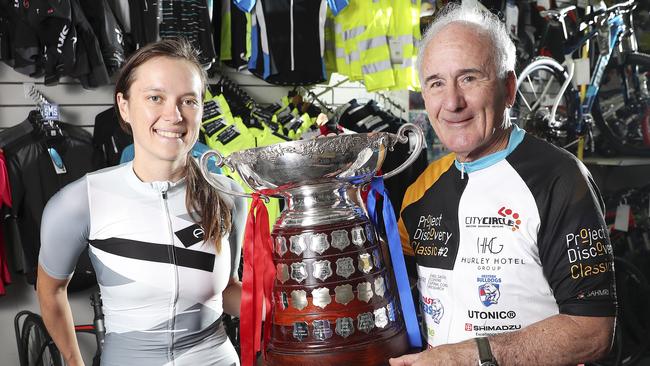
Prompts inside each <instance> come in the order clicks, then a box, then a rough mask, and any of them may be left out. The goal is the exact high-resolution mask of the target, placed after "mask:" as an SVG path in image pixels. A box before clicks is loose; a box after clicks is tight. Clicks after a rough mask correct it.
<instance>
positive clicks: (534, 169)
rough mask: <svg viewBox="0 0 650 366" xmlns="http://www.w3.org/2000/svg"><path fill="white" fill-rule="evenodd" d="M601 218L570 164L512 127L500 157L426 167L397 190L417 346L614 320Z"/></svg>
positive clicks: (587, 183)
mask: <svg viewBox="0 0 650 366" xmlns="http://www.w3.org/2000/svg"><path fill="white" fill-rule="evenodd" d="M603 211H604V207H603V204H602V199H601V197H600V194H599V192H598V189H597V188H596V186H595V184H594V182H593V180H592V178H591V176H590V174H589V172H588V170H587V168H586V167H585V166H584V165H583V164H582V163H581V162H580V161H579V160H577V159H576V158H575V157H574V156H572V155H571V154H569V153H567V152H566V151H565V150H562V149H559V148H557V147H555V146H553V145H550V144H549V143H546V142H544V141H541V140H539V139H537V138H535V137H532V136H530V135H526V134H525V133H524V131H523V130H521V129H518V128H517V127H513V131H512V133H511V134H510V141H509V143H508V147H507V148H506V149H505V150H502V151H499V152H497V153H494V154H491V155H488V156H486V157H483V158H481V159H478V160H476V161H473V162H471V163H459V162H458V161H456V160H455V159H454V156H453V155H448V156H446V157H444V158H442V159H440V160H438V161H436V162H434V163H432V164H431V165H430V166H429V168H427V170H426V171H425V172H424V173H423V174H422V175H421V176H420V177H419V178H418V180H417V181H416V182H415V183H414V184H413V185H412V186H411V187H410V188H409V190H408V191H407V193H406V196H405V198H404V204H403V206H402V212H401V217H400V222H399V226H400V236H401V238H402V244H403V247H404V250H405V252H406V253H407V254H411V255H414V256H415V260H416V262H417V268H418V277H419V280H418V289H419V291H420V304H421V308H422V310H423V317H424V320H425V325H426V329H427V336H428V342H429V345H430V346H437V345H440V344H446V343H455V342H460V341H462V340H465V339H469V338H474V337H479V336H487V335H491V334H496V333H503V332H507V331H513V330H518V329H521V328H523V327H526V326H528V325H530V324H532V323H535V322H538V321H541V320H543V319H546V318H548V317H550V316H553V315H555V314H558V313H561V314H568V315H578V316H615V314H616V295H615V290H614V274H613V270H614V268H613V264H612V263H613V254H612V247H611V244H610V242H609V235H608V230H607V226H606V225H605V221H604V218H603Z"/></svg>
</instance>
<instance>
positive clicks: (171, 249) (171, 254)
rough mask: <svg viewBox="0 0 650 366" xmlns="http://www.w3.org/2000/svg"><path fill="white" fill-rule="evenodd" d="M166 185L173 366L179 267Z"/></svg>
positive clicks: (163, 188)
mask: <svg viewBox="0 0 650 366" xmlns="http://www.w3.org/2000/svg"><path fill="white" fill-rule="evenodd" d="M163 184H164V185H163V186H162V187H161V191H160V197H161V199H162V205H163V210H164V211H165V218H166V220H167V228H168V230H169V244H170V245H169V246H168V253H169V259H170V261H171V264H172V270H173V271H174V297H173V300H172V303H171V306H170V308H169V312H170V314H169V323H168V327H169V337H170V341H169V353H168V355H169V358H170V361H171V364H172V365H174V363H175V362H174V338H175V337H174V336H175V331H174V330H175V327H176V317H175V314H176V303H177V301H178V290H179V289H178V282H179V280H178V267H177V266H176V250H175V247H174V230H173V228H172V221H171V216H170V214H169V205H168V203H167V191H168V190H169V182H164V183H163Z"/></svg>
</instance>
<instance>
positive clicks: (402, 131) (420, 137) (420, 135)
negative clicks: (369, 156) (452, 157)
mask: <svg viewBox="0 0 650 366" xmlns="http://www.w3.org/2000/svg"><path fill="white" fill-rule="evenodd" d="M407 131H411V132H413V133H414V134H415V148H414V149H413V152H412V153H411V156H409V158H408V159H406V161H404V162H403V163H402V165H400V166H398V167H397V168H395V169H393V170H391V171H390V172H388V173H384V174H383V177H384V179H385V178H390V177H392V176H394V175H396V174H399V173H401V172H402V171H404V169H406V168H408V166H409V165H411V164H413V162H415V160H416V159H417V158H418V157H419V156H420V151H422V145H423V144H424V132H422V129H421V128H420V127H418V126H416V125H414V124H413V123H405V124H403V125H402V126H401V127H400V128H399V130H397V141H396V143H397V142H399V143H402V144H405V143H408V142H409V138H408V137H407V136H406V132H407ZM393 146H395V145H394V144H393ZM393 146H391V147H390V149H391V150H392V149H393Z"/></svg>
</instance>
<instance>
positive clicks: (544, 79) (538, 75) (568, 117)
mask: <svg viewBox="0 0 650 366" xmlns="http://www.w3.org/2000/svg"><path fill="white" fill-rule="evenodd" d="M567 78H568V74H567V72H566V70H565V69H564V67H563V66H562V65H560V64H559V63H558V62H557V61H555V60H554V59H552V58H549V57H539V58H537V59H535V60H534V61H533V62H531V63H530V64H529V65H528V66H526V67H525V68H524V70H523V71H522V72H521V74H520V75H519V77H518V78H517V96H516V99H515V103H514V104H513V106H512V108H511V110H510V119H511V121H512V122H513V123H515V124H517V125H518V126H519V127H521V128H523V129H525V130H526V131H527V132H529V133H531V134H533V135H535V136H537V137H540V138H542V139H544V140H546V141H548V142H550V143H552V144H554V145H557V146H561V147H568V146H569V145H570V144H571V143H572V142H573V141H575V139H576V134H575V132H574V130H573V123H574V122H573V121H575V117H574V112H573V110H574V109H573V108H572V106H573V104H574V101H573V99H574V94H573V88H572V86H571V85H570V84H569V85H568V86H567V88H566V90H565V91H564V93H563V94H562V95H561V96H560V95H559V93H560V92H561V90H562V86H563V85H564V83H565V81H566V80H567ZM558 99H559V100H558ZM556 101H557V102H558V107H557V110H556V114H555V119H554V120H551V112H552V109H553V106H554V104H555V103H556Z"/></svg>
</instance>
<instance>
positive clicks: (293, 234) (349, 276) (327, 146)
mask: <svg viewBox="0 0 650 366" xmlns="http://www.w3.org/2000/svg"><path fill="white" fill-rule="evenodd" d="M407 132H412V133H413V135H414V137H415V139H414V142H415V143H414V149H413V152H412V153H411V155H410V156H409V157H408V158H407V159H406V161H404V163H402V165H400V166H399V167H398V168H396V169H395V170H393V171H391V172H385V174H383V176H384V177H385V178H388V177H391V176H394V175H395V174H398V173H399V172H400V171H402V170H404V169H405V168H406V167H408V166H409V165H410V164H411V163H412V162H413V161H414V160H415V159H417V157H418V155H419V153H420V151H421V149H422V144H423V141H424V135H423V133H422V131H421V130H420V129H419V128H418V127H417V126H415V125H412V124H405V125H403V126H402V127H401V128H400V129H399V130H398V132H397V134H391V133H385V132H376V133H367V134H351V135H337V136H332V137H323V138H317V139H313V140H303V141H295V142H285V143H280V144H276V145H271V146H267V147H260V148H254V149H248V150H243V151H239V152H235V153H233V154H231V155H230V156H228V157H223V156H221V155H220V154H219V153H218V152H216V151H208V152H206V153H204V154H203V155H202V156H201V171H202V172H203V175H204V177H205V179H206V180H208V182H210V183H211V184H212V185H213V186H214V187H215V188H216V189H218V190H220V191H222V192H224V193H229V194H234V195H246V194H241V193H237V192H231V191H226V190H224V188H223V187H222V186H221V185H219V184H218V183H216V182H214V181H213V180H212V179H211V177H210V174H209V173H208V161H209V159H210V158H211V157H213V156H214V157H215V158H216V162H217V165H218V166H220V167H228V168H229V169H231V170H233V171H235V172H237V173H238V174H239V175H240V177H241V178H242V179H243V180H244V182H246V184H247V185H248V186H250V188H251V189H252V190H254V191H256V192H258V193H259V194H261V195H271V196H275V197H281V198H284V200H285V207H284V210H283V211H282V214H281V215H280V218H279V219H278V221H277V222H276V223H275V225H274V226H273V230H272V233H271V240H272V243H273V264H274V265H275V272H276V278H275V282H274V287H273V292H272V293H273V298H272V318H271V319H270V321H271V324H272V331H271V338H270V342H269V343H268V344H267V345H266V350H267V359H266V362H265V364H266V365H271V366H273V365H290V364H296V365H308V364H309V365H313V366H317V365H318V366H321V365H322V366H329V365H364V366H365V365H368V366H380V365H386V364H387V363H388V358H390V357H395V356H399V355H402V354H404V353H406V352H408V349H409V343H408V339H407V336H406V330H405V325H404V320H403V316H402V313H401V306H400V299H399V295H398V291H397V286H396V282H395V277H394V274H393V270H392V265H391V260H390V253H389V250H388V248H387V246H386V243H385V242H384V241H383V239H382V238H380V237H379V236H378V235H377V231H376V229H375V227H374V226H373V224H372V223H371V221H370V219H369V218H368V214H367V210H366V208H365V207H364V205H363V199H362V198H361V189H360V187H362V186H363V185H366V184H368V183H369V182H370V181H371V180H372V178H373V177H374V176H375V175H376V174H377V173H378V172H379V171H380V168H381V164H382V163H383V161H384V159H385V157H386V155H387V154H389V153H390V150H392V148H393V146H394V145H395V144H396V143H398V142H399V143H408V142H409V138H408V137H407V135H406V133H407ZM267 321H269V319H267Z"/></svg>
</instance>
